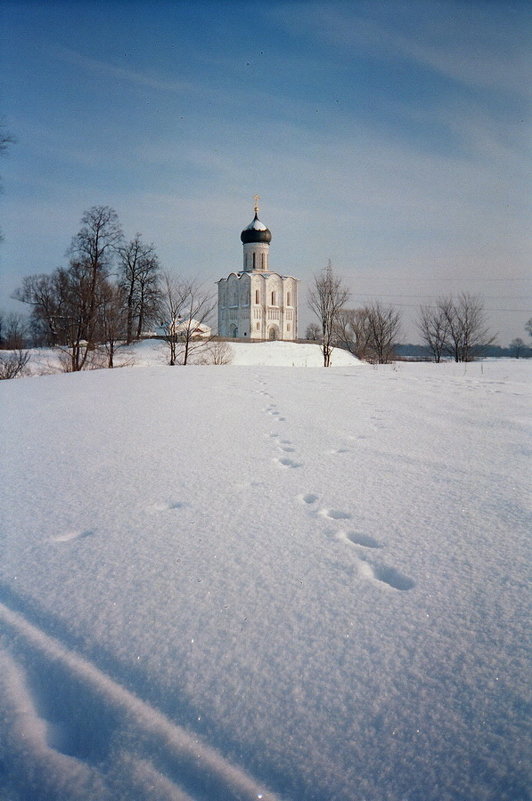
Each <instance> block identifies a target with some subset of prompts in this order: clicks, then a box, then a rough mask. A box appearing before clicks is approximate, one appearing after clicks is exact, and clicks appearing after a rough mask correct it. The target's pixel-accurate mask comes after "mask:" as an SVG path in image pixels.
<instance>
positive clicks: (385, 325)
mask: <svg viewBox="0 0 532 801" xmlns="http://www.w3.org/2000/svg"><path fill="white" fill-rule="evenodd" d="M349 297H350V293H349V291H348V290H347V289H346V287H345V286H344V285H343V283H342V280H341V279H340V278H339V277H338V276H336V275H335V274H334V270H333V268H332V265H331V263H330V262H329V263H328V265H327V267H325V268H324V269H323V270H322V271H321V273H319V274H318V275H316V276H314V281H313V284H312V286H311V288H310V291H309V299H308V302H309V307H310V309H311V310H312V311H313V312H314V314H315V316H316V318H317V320H318V322H317V323H311V324H310V325H309V327H308V328H307V332H306V333H307V339H312V340H314V341H317V342H319V343H320V345H321V349H322V353H323V364H324V367H329V365H330V363H331V355H332V351H333V348H334V347H340V348H344V349H345V350H349V351H350V352H351V353H353V354H354V355H355V356H357V357H358V358H359V359H364V360H365V361H369V362H372V363H378V364H386V363H388V362H390V361H392V359H393V358H394V349H395V347H396V345H397V343H398V339H399V336H400V332H401V318H400V314H399V312H398V311H397V310H396V309H394V308H393V306H387V305H385V304H383V303H381V302H380V301H374V302H373V303H371V304H369V305H366V306H364V307H363V308H359V309H352V308H347V307H346V304H347V302H348V300H349ZM416 324H417V329H418V331H419V334H420V336H421V339H422V341H423V344H424V345H425V346H426V347H427V348H428V350H429V352H430V354H431V356H432V358H433V359H434V361H436V362H440V361H441V360H442V358H443V357H451V358H453V359H454V360H455V361H456V362H468V361H471V360H472V359H474V358H475V357H476V356H478V355H479V354H480V353H482V350H483V349H484V348H486V347H488V346H489V345H491V344H492V343H493V342H494V341H495V337H494V336H492V335H491V334H490V332H489V329H488V326H487V324H486V319H485V313H484V307H483V303H482V299H481V297H480V296H478V295H471V294H469V293H466V292H462V293H460V294H459V295H458V296H457V297H454V296H452V295H450V296H448V297H442V298H438V299H437V300H436V302H435V303H434V304H433V305H431V306H421V307H420V310H419V316H418V319H417V322H416ZM527 326H530V328H531V330H532V322H531V321H529V323H527ZM527 330H528V328H527ZM520 342H522V340H521V341H520ZM519 344H520V343H519V342H517V341H515V340H514V343H512V345H514V346H515V348H516V349H517V346H518V345H519ZM523 345H524V343H523Z"/></svg>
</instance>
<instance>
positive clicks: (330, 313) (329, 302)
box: [308, 260, 350, 367]
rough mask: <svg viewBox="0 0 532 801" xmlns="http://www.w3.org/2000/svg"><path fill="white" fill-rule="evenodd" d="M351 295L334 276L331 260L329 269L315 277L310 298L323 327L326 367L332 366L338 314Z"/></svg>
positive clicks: (322, 339)
mask: <svg viewBox="0 0 532 801" xmlns="http://www.w3.org/2000/svg"><path fill="white" fill-rule="evenodd" d="M349 294H350V293H349V290H348V289H346V288H345V287H344V286H342V281H341V279H340V278H338V277H337V276H335V275H334V272H333V268H332V264H331V262H330V260H329V263H328V264H327V267H325V268H324V269H323V270H322V271H321V273H320V274H319V275H316V276H314V283H313V285H312V287H311V288H310V291H309V297H308V303H309V306H310V308H311V310H312V311H313V312H314V314H315V315H316V317H317V318H318V320H319V323H320V325H321V350H322V353H323V366H324V367H329V366H330V364H331V354H332V351H333V348H334V340H335V328H336V322H337V318H338V314H339V312H340V310H341V309H342V308H343V307H344V306H345V304H346V302H347V300H348V298H349Z"/></svg>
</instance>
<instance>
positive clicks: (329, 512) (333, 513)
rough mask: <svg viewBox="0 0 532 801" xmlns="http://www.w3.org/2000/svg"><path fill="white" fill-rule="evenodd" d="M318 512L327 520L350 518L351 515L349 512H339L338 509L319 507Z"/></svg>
mask: <svg viewBox="0 0 532 801" xmlns="http://www.w3.org/2000/svg"><path fill="white" fill-rule="evenodd" d="M318 514H319V515H321V516H322V517H326V518H327V519H328V520H351V518H352V517H353V515H350V514H349V512H341V511H340V510H339V509H320V510H319V512H318Z"/></svg>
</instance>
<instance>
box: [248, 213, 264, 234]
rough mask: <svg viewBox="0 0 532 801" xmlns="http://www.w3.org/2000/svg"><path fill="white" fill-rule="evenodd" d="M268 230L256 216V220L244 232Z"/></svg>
mask: <svg viewBox="0 0 532 801" xmlns="http://www.w3.org/2000/svg"><path fill="white" fill-rule="evenodd" d="M267 230H268V229H267V228H266V226H265V225H264V223H261V221H260V220H259V218H258V217H257V216H256V215H255V217H254V219H253V220H252V221H251V222H250V224H249V225H247V226H246V227H245V228H244V231H267Z"/></svg>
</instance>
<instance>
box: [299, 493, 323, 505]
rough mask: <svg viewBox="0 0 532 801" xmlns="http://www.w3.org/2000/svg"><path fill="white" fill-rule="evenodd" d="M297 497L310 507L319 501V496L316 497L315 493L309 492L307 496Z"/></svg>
mask: <svg viewBox="0 0 532 801" xmlns="http://www.w3.org/2000/svg"><path fill="white" fill-rule="evenodd" d="M297 497H298V499H299V500H300V501H301V502H302V503H306V504H309V505H310V504H312V503H316V501H317V500H318V496H317V495H314V493H313V492H308V493H307V494H306V495H298V496H297Z"/></svg>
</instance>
